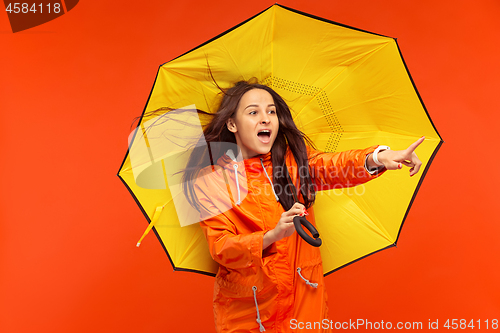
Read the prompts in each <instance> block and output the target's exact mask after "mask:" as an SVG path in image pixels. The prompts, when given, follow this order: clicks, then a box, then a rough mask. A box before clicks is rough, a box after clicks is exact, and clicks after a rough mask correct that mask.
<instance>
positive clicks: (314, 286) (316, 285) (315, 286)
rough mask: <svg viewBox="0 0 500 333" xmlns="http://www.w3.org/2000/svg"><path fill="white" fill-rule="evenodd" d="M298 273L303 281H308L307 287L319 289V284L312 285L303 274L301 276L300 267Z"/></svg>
mask: <svg viewBox="0 0 500 333" xmlns="http://www.w3.org/2000/svg"><path fill="white" fill-rule="evenodd" d="M297 273H299V276H300V277H301V278H302V280H304V281H306V284H307V285H309V286H311V287H313V288H318V284H317V283H311V282H309V280H308V279H306V278H304V277H303V276H302V274H300V267H297Z"/></svg>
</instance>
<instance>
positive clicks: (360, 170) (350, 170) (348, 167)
mask: <svg viewBox="0 0 500 333" xmlns="http://www.w3.org/2000/svg"><path fill="white" fill-rule="evenodd" d="M377 147H378V146H372V147H369V148H366V149H358V150H348V151H344V152H336V153H322V152H319V151H315V150H313V149H310V148H308V158H309V172H310V175H311V178H312V180H313V182H314V184H315V185H316V186H317V190H319V191H321V190H329V189H334V188H343V187H350V186H356V185H359V184H363V183H366V182H367V181H369V180H372V179H375V178H377V177H379V176H380V175H382V174H383V173H384V172H385V171H386V169H385V168H383V169H382V170H380V171H379V172H377V173H375V174H370V173H368V171H367V170H366V168H365V160H366V157H367V156H368V154H370V153H373V151H374V150H375V149H376V148H377Z"/></svg>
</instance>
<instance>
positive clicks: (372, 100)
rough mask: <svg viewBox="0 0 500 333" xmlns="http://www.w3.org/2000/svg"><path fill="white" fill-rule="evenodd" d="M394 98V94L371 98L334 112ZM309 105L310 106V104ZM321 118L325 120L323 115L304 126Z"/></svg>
mask: <svg viewBox="0 0 500 333" xmlns="http://www.w3.org/2000/svg"><path fill="white" fill-rule="evenodd" d="M393 96H394V95H393V94H390V95H384V96H379V97H375V98H371V99H368V100H364V101H361V102H359V103H357V104H351V105H347V106H345V107H342V108H340V109H336V110H335V111H333V113H339V112H341V111H344V110H347V109H349V108H352V107H354V106H359V105H363V104H367V103H371V102H374V101H378V100H382V99H387V98H391V97H393ZM308 104H309V103H308ZM306 106H307V105H306ZM306 106H304V108H303V109H305V107H306ZM303 109H302V110H303ZM320 118H323V115H321V116H319V117H316V118H314V119H312V120H310V121H309V122H307V123H305V124H304V126H306V125H309V124H311V123H313V122H314V121H316V120H318V119H320Z"/></svg>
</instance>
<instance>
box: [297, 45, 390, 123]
mask: <svg viewBox="0 0 500 333" xmlns="http://www.w3.org/2000/svg"><path fill="white" fill-rule="evenodd" d="M388 44H389V43H384V44H382V45H380V46H379V47H377V48H374V49H372V50H370V51H369V52H366V53H365V54H364V55H363V56H361V57H360V58H359V59H358V60H356V61H355V62H354V63H356V64H357V66H356V67H354V70H353V71H355V70H356V69H357V68H359V66H361V64H363V63H364V62H365V61H366V60H367V59H368V58H370V57H371V56H372V55H374V54H375V53H376V52H378V51H379V50H381V49H382V48H384V47H385V46H387V45H388ZM351 60H352V58H350V59H348V60H346V61H344V62H342V63H341V64H339V65H337V66H336V67H339V66H342V64H344V63H346V62H348V61H351ZM348 68H349V66H346V67H345V68H344V69H343V70H342V71H341V72H340V73H339V74H338V75H336V76H335V77H334V78H332V79H331V80H330V81H329V82H328V83H327V84H326V85H324V87H323V88H322V89H320V90H319V91H318V92H317V93H316V94H315V95H314V96H312V98H311V99H310V100H309V101H308V102H307V103H306V104H305V105H304V106H303V107H302V109H300V110H299V111H298V112H297V113H296V114H295V116H296V117H297V116H299V114H300V113H301V112H302V111H304V110H305V109H306V108H307V106H308V105H309V104H310V103H311V102H312V101H313V100H314V99H315V98H316V97H317V96H318V95H319V94H320V93H321V92H323V91H324V90H325V88H326V87H328V86H329V85H330V84H331V83H332V82H334V81H335V80H336V79H337V78H338V77H339V76H340V75H341V74H342V73H344V72H345V71H346V70H347V69H348ZM325 76H326V74H325ZM342 82H343V81H341V82H339V84H338V85H340V84H342Z"/></svg>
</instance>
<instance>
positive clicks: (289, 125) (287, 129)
mask: <svg viewBox="0 0 500 333" xmlns="http://www.w3.org/2000/svg"><path fill="white" fill-rule="evenodd" d="M214 82H215V80H214ZM215 84H216V85H217V83H215ZM217 87H218V88H219V90H220V91H221V95H222V100H221V102H220V105H219V107H218V108H217V111H216V112H215V113H209V112H206V111H203V110H199V109H196V112H197V113H198V115H199V116H200V118H203V119H205V118H206V117H209V120H208V122H207V124H206V125H205V126H204V129H203V134H204V135H203V136H202V137H201V138H200V142H199V143H198V144H197V145H196V146H195V148H193V151H192V153H191V154H190V157H189V160H188V164H187V167H186V169H185V170H184V175H183V177H182V183H183V190H184V194H185V195H186V198H187V200H188V201H189V203H190V204H191V205H192V206H193V207H194V208H196V209H197V210H200V204H199V201H198V199H197V197H196V194H195V191H194V188H193V183H194V181H195V180H196V176H197V175H198V172H199V171H200V170H201V169H203V168H205V167H207V166H210V165H214V164H215V163H217V160H218V159H219V158H220V157H221V156H222V155H224V153H225V149H224V147H223V145H210V143H212V142H214V143H215V142H218V143H224V142H230V143H234V144H236V138H235V136H234V133H232V132H231V131H229V129H228V128H227V125H226V122H227V120H228V119H229V118H232V117H235V115H236V110H237V109H238V105H239V103H240V100H241V98H242V96H243V95H244V94H245V93H246V92H248V91H250V90H252V89H262V90H265V91H267V92H268V93H269V94H270V95H271V96H272V98H273V100H274V104H275V105H276V113H277V116H278V121H279V130H278V134H277V136H276V140H275V141H274V144H273V146H272V148H271V162H272V165H273V185H274V187H275V192H276V193H277V194H278V197H279V201H280V203H281V205H282V206H283V208H284V209H285V210H289V209H290V208H291V207H292V206H293V204H294V203H295V199H294V196H293V194H292V193H291V192H290V191H287V190H286V189H288V188H289V186H293V184H290V183H289V180H288V176H287V175H288V173H284V172H283V171H284V170H285V169H286V165H285V155H286V152H287V149H290V151H291V152H292V154H293V157H294V158H295V161H296V163H297V170H307V172H298V176H297V177H298V178H299V192H300V193H301V194H302V198H303V200H304V202H303V204H304V205H305V206H306V208H309V207H311V205H312V204H313V203H314V201H315V198H316V191H315V187H314V185H313V183H312V180H311V177H310V174H309V172H308V171H309V164H308V157H307V149H306V142H307V144H308V145H309V146H311V147H314V144H313V143H312V142H311V140H309V138H308V137H307V136H306V135H305V134H304V133H302V132H301V131H300V130H299V129H298V128H297V126H296V125H295V122H294V121H293V118H292V114H291V112H290V108H289V107H288V105H287V104H286V102H285V101H284V100H283V98H282V97H281V96H280V95H279V94H278V93H276V92H275V91H274V90H273V89H272V88H270V87H268V86H266V85H263V84H259V83H257V80H256V79H252V80H249V81H239V82H237V83H236V84H235V85H234V86H232V87H231V88H229V89H222V88H221V87H219V85H217ZM169 110H170V109H168V108H162V109H159V110H155V111H152V112H150V113H148V114H147V115H145V116H148V117H149V116H151V115H155V114H157V113H158V112H165V111H169ZM191 111H192V110H191ZM170 112H179V110H175V111H170ZM181 112H182V111H181ZM167 114H168V113H167ZM204 142H206V144H205V143H204ZM207 148H208V149H207ZM279 189H285V190H279Z"/></svg>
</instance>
